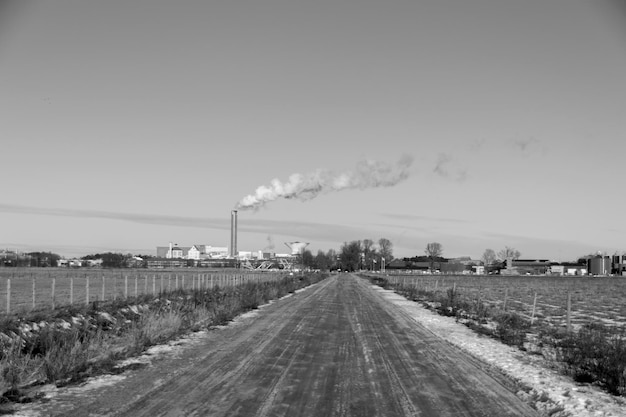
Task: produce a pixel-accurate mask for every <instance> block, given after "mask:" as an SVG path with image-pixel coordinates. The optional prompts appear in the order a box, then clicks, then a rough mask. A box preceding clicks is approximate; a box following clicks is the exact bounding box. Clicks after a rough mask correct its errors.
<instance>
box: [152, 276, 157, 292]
mask: <svg viewBox="0 0 626 417" xmlns="http://www.w3.org/2000/svg"><path fill="white" fill-rule="evenodd" d="M152 294H156V274H155V275H152Z"/></svg>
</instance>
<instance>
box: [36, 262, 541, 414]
mask: <svg viewBox="0 0 626 417" xmlns="http://www.w3.org/2000/svg"><path fill="white" fill-rule="evenodd" d="M513 389H514V388H513V385H512V383H511V382H510V381H508V380H506V379H505V378H504V377H503V376H501V375H498V374H497V373H496V372H492V371H490V369H488V367H487V366H485V365H483V364H482V363H481V362H478V361H477V360H475V359H473V358H472V357H471V356H468V355H466V354H465V353H463V352H461V351H460V350H458V349H457V348H454V347H453V346H451V345H450V344H448V343H447V342H445V341H443V340H441V339H440V338H438V337H436V336H435V335H434V334H433V333H431V332H430V331H428V330H427V329H425V328H424V327H422V326H421V325H419V323H417V322H416V321H415V320H413V319H412V318H411V317H410V316H409V315H408V314H407V313H406V312H405V311H404V310H403V309H401V308H399V307H398V306H395V305H393V304H391V303H389V302H388V301H386V300H384V299H383V297H382V296H381V295H380V294H379V292H377V291H374V290H373V289H372V286H371V285H370V284H369V283H368V282H367V281H365V280H362V279H359V278H357V277H355V276H353V275H350V274H342V275H335V276H333V277H331V278H329V279H326V280H324V281H322V282H320V283H318V284H316V285H314V286H312V287H310V288H308V289H307V290H305V291H302V292H299V293H297V294H295V295H294V296H292V297H289V298H284V299H281V300H279V301H277V302H274V303H272V304H270V305H267V306H265V307H264V308H262V309H260V310H258V311H256V312H255V313H253V314H247V315H245V316H244V318H243V319H241V320H238V321H237V322H236V323H234V324H231V325H229V326H225V327H223V328H220V329H216V330H212V331H209V332H206V333H205V334H204V335H203V336H202V338H201V339H199V340H198V341H197V342H196V343H193V344H191V345H189V346H186V347H185V348H183V349H181V350H178V351H177V352H176V353H174V354H170V355H163V356H162V357H160V358H157V359H155V360H153V361H152V362H151V363H150V364H148V365H145V366H143V367H140V368H138V369H134V370H131V371H127V372H125V373H124V375H123V377H120V378H119V380H116V381H115V383H112V384H108V385H106V386H102V387H99V388H97V389H92V390H87V391H80V390H72V389H70V390H67V391H62V390H61V391H59V392H58V394H56V395H55V396H54V397H53V398H52V399H50V400H49V401H47V402H45V403H42V404H39V405H38V406H37V407H35V408H34V409H32V410H33V411H32V413H33V414H30V415H45V416H49V415H52V416H57V415H58V416H81V417H82V416H133V417H139V416H145V417H148V416H149V417H154V416H259V417H261V416H268V417H270V416H271V417H274V416H290V417H293V416H324V417H326V416H424V417H434V416H454V417H459V416H494V417H496V416H497V417H503V416H515V417H524V416H537V413H536V411H535V410H533V409H532V408H530V407H529V406H528V405H527V404H525V403H523V402H522V401H521V400H520V399H519V398H518V397H516V396H515V395H514V394H513V392H512V390H513Z"/></svg>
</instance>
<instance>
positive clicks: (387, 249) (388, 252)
mask: <svg viewBox="0 0 626 417" xmlns="http://www.w3.org/2000/svg"><path fill="white" fill-rule="evenodd" d="M378 253H379V254H380V257H381V258H383V259H384V260H385V263H389V262H391V260H392V259H393V243H391V241H390V240H389V239H385V238H384V237H383V238H380V239H378Z"/></svg>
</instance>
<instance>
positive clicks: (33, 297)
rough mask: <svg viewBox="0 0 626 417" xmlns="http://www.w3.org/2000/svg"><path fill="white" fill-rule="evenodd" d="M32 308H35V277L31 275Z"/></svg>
mask: <svg viewBox="0 0 626 417" xmlns="http://www.w3.org/2000/svg"><path fill="white" fill-rule="evenodd" d="M32 309H33V310H34V309H35V277H33V308H32Z"/></svg>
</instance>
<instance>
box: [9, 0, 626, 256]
mask: <svg viewBox="0 0 626 417" xmlns="http://www.w3.org/2000/svg"><path fill="white" fill-rule="evenodd" d="M625 46H626V2H624V1H617V0H615V1H609V0H598V1H582V0H550V1H545V0H526V1H508V0H507V1H502V0H472V1H468V0H463V1H461V0H457V1H450V0H436V1H435V0H432V1H430V0H427V1H413V0H411V1H409V0H407V1H396V0H386V1H371V0H358V1H357V0H333V1H327V0H316V1H299V0H289V1H287V0H270V1H267V0H254V1H242V0H229V1H214V0H208V1H186V0H178V1H163V0H134V1H121V0H117V1H116V0H111V1H96V0H56V1H44V0H19V1H18V0H0V115H1V116H0V155H1V158H0V178H2V192H1V193H0V248H2V249H11V250H19V251H35V250H45V251H52V252H55V253H59V254H61V255H63V256H67V257H70V256H82V255H86V254H90V253H98V252H100V253H101V252H105V251H113V252H131V253H134V254H153V255H154V254H156V247H157V246H167V245H168V244H169V242H173V243H177V244H179V245H181V246H191V245H194V244H206V245H212V246H228V245H229V240H230V213H231V210H233V209H235V208H237V209H238V210H239V211H238V225H239V233H238V248H239V249H240V250H249V251H257V250H273V251H276V252H279V253H283V252H288V251H289V250H288V249H287V247H286V246H285V245H284V242H292V241H301V242H308V243H309V247H308V248H309V249H310V250H312V252H313V253H314V254H315V253H316V252H317V251H318V250H324V251H326V250H328V249H336V250H338V249H339V248H340V247H341V245H342V244H343V243H344V242H349V241H352V240H362V239H372V240H374V241H378V239H380V238H387V239H389V240H390V241H391V242H392V243H393V247H394V255H395V256H396V257H409V256H416V255H422V254H424V249H425V247H426V244H427V243H429V242H439V243H441V245H442V246H443V255H444V256H446V257H457V256H471V257H472V258H475V259H478V258H480V257H481V256H482V254H483V252H484V251H485V249H487V248H491V249H494V250H495V251H498V250H500V249H502V248H504V247H505V246H509V247H513V248H515V249H517V250H519V251H520V252H521V255H522V258H532V259H554V260H563V261H565V260H575V259H577V257H579V256H582V255H586V254H589V253H595V252H597V251H601V252H606V253H607V254H613V253H615V252H619V253H622V252H624V251H626V222H625V221H624V211H623V209H624V203H626V197H625V194H624V172H626V171H625V170H624V168H623V166H624V163H625V161H626V129H625V128H626V106H625V105H624V102H625V100H626V77H625V76H624V74H626V47H625Z"/></svg>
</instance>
